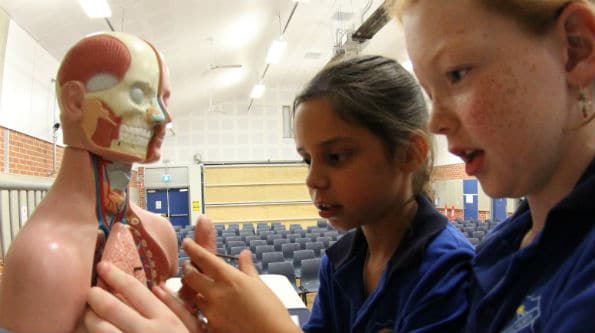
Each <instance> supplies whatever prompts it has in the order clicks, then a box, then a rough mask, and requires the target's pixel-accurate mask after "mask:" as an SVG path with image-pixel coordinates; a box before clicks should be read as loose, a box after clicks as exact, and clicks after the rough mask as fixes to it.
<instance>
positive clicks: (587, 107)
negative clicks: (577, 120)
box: [578, 88, 593, 119]
mask: <svg viewBox="0 0 595 333" xmlns="http://www.w3.org/2000/svg"><path fill="white" fill-rule="evenodd" d="M592 104H593V102H592V101H591V99H589V98H588V97H587V94H586V93H585V89H584V88H581V89H580V90H579V92H578V108H579V109H580V110H581V112H582V113H583V118H585V119H586V118H587V117H588V116H589V113H590V112H591V111H592V109H591V105H592Z"/></svg>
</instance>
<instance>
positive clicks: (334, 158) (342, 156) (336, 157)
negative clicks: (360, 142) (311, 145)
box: [327, 154, 347, 164]
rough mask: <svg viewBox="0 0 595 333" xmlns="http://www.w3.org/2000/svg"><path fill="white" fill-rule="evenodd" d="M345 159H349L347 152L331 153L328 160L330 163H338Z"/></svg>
mask: <svg viewBox="0 0 595 333" xmlns="http://www.w3.org/2000/svg"><path fill="white" fill-rule="evenodd" d="M345 159H347V154H329V155H328V156H327V161H328V162H329V163H330V164H337V163H340V162H343V161H344V160H345Z"/></svg>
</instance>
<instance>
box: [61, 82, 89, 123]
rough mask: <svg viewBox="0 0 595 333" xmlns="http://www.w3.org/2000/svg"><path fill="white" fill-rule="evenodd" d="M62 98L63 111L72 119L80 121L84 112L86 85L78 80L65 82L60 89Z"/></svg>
mask: <svg viewBox="0 0 595 333" xmlns="http://www.w3.org/2000/svg"><path fill="white" fill-rule="evenodd" d="M60 98H61V100H62V109H63V110H62V113H63V114H64V115H65V116H66V117H68V120H70V121H79V120H80V119H81V118H82V114H83V101H84V100H85V87H84V86H83V84H82V83H80V82H78V81H68V82H66V83H64V85H63V86H62V88H61V90H60Z"/></svg>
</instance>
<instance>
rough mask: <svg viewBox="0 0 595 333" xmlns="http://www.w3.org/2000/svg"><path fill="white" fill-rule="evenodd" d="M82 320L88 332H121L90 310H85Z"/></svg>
mask: <svg viewBox="0 0 595 333" xmlns="http://www.w3.org/2000/svg"><path fill="white" fill-rule="evenodd" d="M83 321H84V323H85V327H86V328H87V332H88V333H122V331H120V330H119V329H118V328H117V327H115V326H114V325H112V324H111V323H109V322H107V321H105V320H103V319H101V318H99V317H98V316H97V315H96V314H95V312H93V311H92V310H87V311H85V318H84V320H83Z"/></svg>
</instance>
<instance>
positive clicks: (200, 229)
mask: <svg viewBox="0 0 595 333" xmlns="http://www.w3.org/2000/svg"><path fill="white" fill-rule="evenodd" d="M194 240H195V241H196V243H197V244H199V245H200V246H202V247H204V248H205V249H207V250H209V251H210V252H212V253H215V252H216V251H217V233H216V230H215V226H214V225H213V223H212V222H211V220H210V219H209V218H208V217H207V216H206V215H201V216H200V217H199V218H198V221H196V227H195V228H194Z"/></svg>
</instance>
